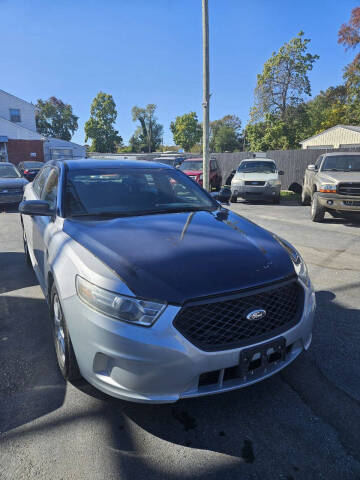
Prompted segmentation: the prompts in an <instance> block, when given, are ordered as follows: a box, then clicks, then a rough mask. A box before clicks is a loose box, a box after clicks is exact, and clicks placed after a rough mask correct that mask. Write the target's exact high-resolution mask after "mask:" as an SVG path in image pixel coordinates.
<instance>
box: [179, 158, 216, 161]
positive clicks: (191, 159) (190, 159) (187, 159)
mask: <svg viewBox="0 0 360 480" xmlns="http://www.w3.org/2000/svg"><path fill="white" fill-rule="evenodd" d="M193 160H201V161H202V157H192V158H185V160H184V162H192V161H193ZM211 160H214V159H213V158H211Z"/></svg>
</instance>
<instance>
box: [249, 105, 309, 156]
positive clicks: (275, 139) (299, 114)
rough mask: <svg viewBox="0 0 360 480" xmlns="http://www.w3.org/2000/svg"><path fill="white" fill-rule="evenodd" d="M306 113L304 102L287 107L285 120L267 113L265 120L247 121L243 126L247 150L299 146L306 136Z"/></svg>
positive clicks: (285, 148) (283, 148)
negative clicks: (296, 105)
mask: <svg viewBox="0 0 360 480" xmlns="http://www.w3.org/2000/svg"><path fill="white" fill-rule="evenodd" d="M308 121H309V120H308V115H307V111H306V106H305V105H304V104H301V105H299V106H298V107H292V108H290V107H289V110H288V112H287V118H286V120H282V119H281V118H280V117H279V115H274V114H271V113H267V114H266V115H265V120H264V121H261V122H257V123H249V124H248V125H247V126H246V128H245V143H246V145H247V150H250V151H267V150H292V149H296V148H299V147H300V144H299V142H300V141H301V140H303V139H304V138H306V135H304V132H306V129H307V127H308Z"/></svg>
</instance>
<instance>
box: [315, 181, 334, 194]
mask: <svg viewBox="0 0 360 480" xmlns="http://www.w3.org/2000/svg"><path fill="white" fill-rule="evenodd" d="M319 192H321V193H336V185H335V184H334V183H322V184H321V185H320V188H319Z"/></svg>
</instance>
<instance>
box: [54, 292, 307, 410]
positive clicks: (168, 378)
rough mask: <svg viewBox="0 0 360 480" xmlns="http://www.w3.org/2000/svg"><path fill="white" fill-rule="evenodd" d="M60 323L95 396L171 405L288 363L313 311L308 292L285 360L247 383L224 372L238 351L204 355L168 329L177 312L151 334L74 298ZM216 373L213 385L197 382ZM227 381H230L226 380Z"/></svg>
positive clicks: (301, 344)
mask: <svg viewBox="0 0 360 480" xmlns="http://www.w3.org/2000/svg"><path fill="white" fill-rule="evenodd" d="M62 305H63V310H64V314H65V318H66V320H67V323H68V327H69V331H70V336H71V340H72V344H73V347H74V351H75V354H76V358H77V361H78V364H79V368H80V371H81V374H82V375H83V377H84V378H85V379H86V380H87V381H88V382H89V383H91V384H92V385H94V386H95V387H96V388H98V389H99V390H101V391H103V392H105V393H107V394H109V395H111V396H114V397H117V398H121V399H124V400H131V401H134V402H146V403H171V402H176V401H177V400H179V399H180V398H186V397H197V396H202V395H208V394H213V393H220V392H225V391H229V390H233V389H237V388H241V387H244V386H246V385H250V384H252V383H255V382H258V381H260V380H263V379H264V378H267V377H269V376H271V375H273V374H274V373H276V372H278V371H279V370H281V369H282V368H284V367H285V366H287V365H288V364H289V363H291V362H292V361H293V360H294V359H295V358H296V357H297V356H298V355H299V354H300V353H301V352H302V351H303V350H307V349H308V348H309V346H310V343H311V338H312V333H311V332H312V326H313V319H314V311H315V294H314V291H313V288H312V286H310V288H307V289H305V305H304V311H303V315H302V317H301V320H300V321H299V322H298V323H297V324H296V325H295V326H294V327H292V328H291V329H289V330H288V331H286V332H285V333H282V334H281V335H278V336H275V337H274V338H273V339H276V338H280V337H283V338H284V339H285V342H286V347H287V354H286V357H285V359H284V360H283V361H281V362H278V363H277V364H276V365H273V366H272V367H271V368H269V369H268V371H267V372H266V373H263V374H262V375H260V376H257V377H256V376H255V377H251V378H249V377H248V378H246V380H244V379H243V378H242V379H240V378H234V377H233V376H232V377H231V378H230V377H229V376H227V375H226V372H227V371H229V369H230V370H231V368H233V367H236V366H237V365H239V357H240V354H241V351H242V350H244V349H247V348H249V347H253V346H256V345H262V344H264V343H267V342H269V339H267V340H266V342H259V343H258V344H254V345H247V346H246V347H242V348H236V349H232V350H226V351H216V352H205V351H202V350H200V349H198V348H197V347H195V346H194V345H193V344H192V343H190V342H189V341H188V340H186V339H185V338H184V337H183V336H182V335H181V334H180V333H179V332H178V331H177V330H176V329H175V327H174V326H173V320H174V318H175V316H176V315H177V313H178V311H179V309H180V307H175V306H171V305H169V306H167V308H166V310H165V311H164V313H163V314H162V315H161V317H160V318H159V319H158V320H157V322H156V323H155V324H154V325H153V326H152V327H150V328H144V327H139V326H134V325H130V324H127V323H124V322H121V321H117V320H115V319H112V318H109V317H106V316H104V315H102V314H100V313H98V312H95V311H94V310H92V309H90V308H89V307H87V306H86V305H85V304H84V303H82V302H81V300H80V299H79V298H78V297H77V296H76V295H75V296H73V297H70V298H68V299H66V300H63V301H62ZM214 371H215V372H216V371H217V372H218V376H217V378H216V379H215V380H214V381H213V382H207V383H205V384H204V383H200V384H199V379H200V376H202V375H203V374H206V373H208V372H214ZM227 377H229V378H228V379H227Z"/></svg>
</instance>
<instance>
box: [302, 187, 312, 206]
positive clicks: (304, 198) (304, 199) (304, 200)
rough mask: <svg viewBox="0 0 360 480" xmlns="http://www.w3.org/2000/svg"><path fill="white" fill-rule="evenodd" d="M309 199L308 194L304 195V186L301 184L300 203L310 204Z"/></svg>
mask: <svg viewBox="0 0 360 480" xmlns="http://www.w3.org/2000/svg"><path fill="white" fill-rule="evenodd" d="M310 203H311V199H310V197H309V195H306V192H305V188H304V186H303V188H302V191H301V205H303V206H306V205H310Z"/></svg>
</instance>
